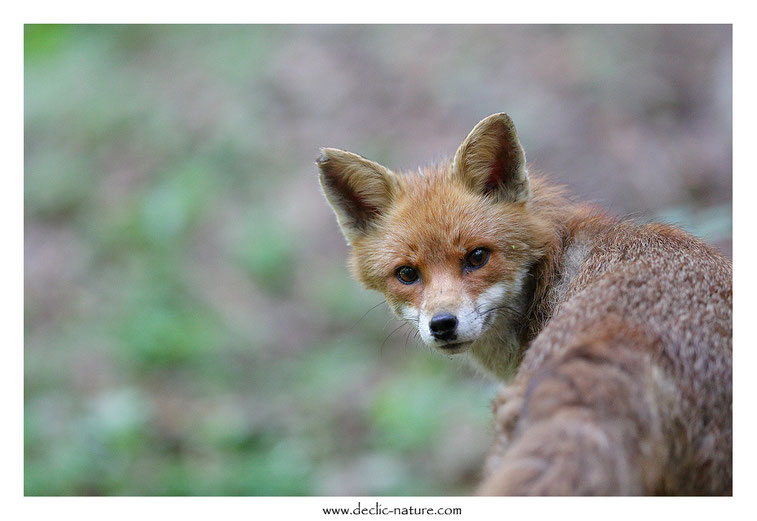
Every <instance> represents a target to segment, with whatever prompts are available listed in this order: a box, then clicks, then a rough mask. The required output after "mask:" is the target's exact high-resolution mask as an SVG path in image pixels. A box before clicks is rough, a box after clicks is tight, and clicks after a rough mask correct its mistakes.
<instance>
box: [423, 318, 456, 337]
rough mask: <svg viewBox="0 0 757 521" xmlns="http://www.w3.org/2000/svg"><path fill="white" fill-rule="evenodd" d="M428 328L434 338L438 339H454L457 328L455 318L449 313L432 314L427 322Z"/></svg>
mask: <svg viewBox="0 0 757 521" xmlns="http://www.w3.org/2000/svg"><path fill="white" fill-rule="evenodd" d="M428 328H429V329H430V330H431V334H432V335H433V336H434V338H438V339H439V340H454V339H455V336H456V335H455V329H457V318H456V317H455V315H452V314H451V313H439V314H438V315H434V316H433V317H432V318H431V320H430V321H429V323H428Z"/></svg>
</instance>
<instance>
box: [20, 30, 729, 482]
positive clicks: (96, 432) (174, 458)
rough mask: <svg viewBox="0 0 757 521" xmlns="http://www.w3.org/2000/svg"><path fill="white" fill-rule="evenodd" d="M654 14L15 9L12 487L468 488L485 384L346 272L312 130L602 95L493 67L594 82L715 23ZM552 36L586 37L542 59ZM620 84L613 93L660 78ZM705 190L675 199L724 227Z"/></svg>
mask: <svg viewBox="0 0 757 521" xmlns="http://www.w3.org/2000/svg"><path fill="white" fill-rule="evenodd" d="M523 31H538V36H539V37H538V38H532V37H529V38H526V37H524V36H526V35H525V34H521V33H522V32H523ZM666 31H667V32H666ZM670 31H672V29H671V30H662V29H660V30H659V31H658V32H655V31H652V30H651V29H639V32H638V34H637V33H635V32H634V31H633V30H631V29H623V30H616V29H613V28H608V29H596V28H594V29H580V28H549V27H544V28H533V29H529V28H506V29H500V28H498V27H480V28H479V27H436V28H434V27H424V28H417V27H393V28H392V27H374V26H362V27H351V26H347V27H327V26H291V27H287V26H119V25H108V26H60V25H29V26H26V28H25V38H24V53H25V71H24V76H25V86H24V89H25V100H24V103H25V151H24V152H25V181H24V203H25V204H24V211H25V302H24V309H25V367H24V372H25V424H24V433H25V448H24V450H25V473H24V479H25V493H26V494H27V495H78V494H87V495H100V494H105V495H187V494H190V495H301V494H323V495H329V494H340V495H351V494H361V495H372V494H376V495H380V494H398V495H406V494H465V493H469V492H470V491H471V490H472V489H473V486H474V484H475V483H476V481H477V479H478V476H479V471H480V468H481V464H482V460H483V455H484V453H485V451H486V449H487V446H488V444H489V441H490V438H491V425H490V421H491V420H490V414H489V408H488V402H489V398H490V397H491V395H492V394H493V388H492V386H491V384H488V383H486V382H484V381H483V380H482V379H480V378H477V377H474V376H473V375H472V374H471V373H470V372H469V371H468V370H466V369H463V368H462V366H461V365H458V364H456V363H454V362H450V361H449V360H447V359H445V358H443V357H441V356H440V355H438V354H435V353H430V352H429V351H428V350H426V349H425V348H422V347H419V346H418V343H417V341H416V340H415V338H414V337H413V335H412V334H411V332H410V331H409V330H408V329H407V328H400V329H398V330H396V331H395V328H397V327H398V326H399V323H397V322H396V321H394V320H393V319H391V318H390V316H389V312H388V310H387V306H386V305H383V304H382V303H381V297H380V296H379V295H377V294H371V293H368V292H366V291H363V290H361V289H360V288H359V285H358V283H357V282H355V281H354V280H353V279H352V278H351V276H350V275H349V271H348V269H347V262H346V260H347V259H346V247H345V244H344V241H343V239H342V237H340V236H339V235H338V232H337V227H336V223H335V222H334V219H333V215H332V214H331V212H330V211H329V209H328V207H327V206H326V204H325V202H324V201H323V199H322V197H321V195H320V193H319V188H318V184H317V181H316V176H315V167H314V165H313V161H314V159H315V157H317V153H318V147H320V146H344V147H345V148H353V147H354V148H353V149H354V150H356V151H359V152H362V153H364V154H366V155H368V156H370V157H372V158H373V159H376V160H380V161H383V162H386V163H387V164H390V165H393V164H397V163H400V164H401V162H402V161H407V160H408V158H412V159H413V161H414V160H415V158H414V156H412V155H409V153H408V150H410V149H412V148H413V147H416V148H418V150H419V152H418V154H419V155H422V156H423V157H424V158H426V159H428V158H429V157H430V156H431V155H433V153H434V152H435V150H436V149H433V148H430V147H429V142H428V141H424V138H423V136H424V134H425V135H427V136H436V135H437V134H438V135H441V136H442V137H441V138H444V139H447V138H446V137H445V136H446V135H445V134H444V132H445V131H449V134H448V136H451V137H449V140H448V141H449V142H445V144H444V147H443V149H447V148H449V146H454V145H456V144H457V143H459V140H461V139H462V138H463V137H464V132H466V131H467V130H468V129H469V128H470V125H472V124H474V123H475V122H476V121H477V120H478V119H480V117H481V116H484V115H486V114H488V113H491V112H495V111H499V110H503V109H508V107H518V108H519V110H521V111H522V112H523V113H525V114H529V115H532V114H533V115H535V114H538V111H539V110H542V108H543V110H546V111H548V112H549V117H550V119H549V121H551V122H554V124H555V125H557V124H558V123H560V120H559V119H558V118H560V117H564V118H565V119H566V121H568V122H569V123H570V124H571V125H573V122H574V121H578V120H579V118H577V117H574V116H575V114H571V113H570V112H569V108H570V110H573V109H575V110H577V111H580V112H581V113H582V114H583V113H592V114H594V113H596V114H599V115H600V120H601V118H602V117H603V116H602V114H606V112H603V110H607V107H606V106H593V105H587V102H586V100H583V99H579V100H578V101H577V102H569V103H568V102H566V103H564V105H565V107H566V109H565V114H563V112H562V111H559V110H554V106H555V103H556V101H555V99H556V98H549V96H548V95H549V94H550V93H553V92H555V91H554V90H553V91H546V90H544V89H543V88H542V89H541V90H538V89H537V91H534V90H533V89H530V88H524V86H523V85H519V84H517V83H514V84H506V83H505V81H512V82H518V81H525V80H528V81H531V82H532V83H531V85H532V86H544V85H547V86H549V87H550V88H553V89H563V90H562V91H561V92H560V95H561V96H568V95H574V94H575V93H582V92H588V93H590V96H591V93H592V92H597V91H599V92H603V93H605V95H607V96H610V94H608V93H613V92H615V90H617V89H615V87H618V85H616V84H612V83H610V84H609V87H608V88H607V90H602V89H604V88H605V85H604V83H603V82H605V83H606V82H612V81H615V80H613V78H616V79H617V81H618V82H622V86H625V85H626V84H627V83H628V82H627V78H629V77H633V78H641V79H643V78H644V75H643V74H641V73H640V71H641V72H643V71H649V70H651V71H668V70H669V69H668V68H667V67H659V66H657V67H653V66H652V65H649V64H648V63H647V62H648V61H649V60H648V59H647V61H644V60H636V61H634V60H629V59H627V57H626V54H624V53H630V52H631V51H629V50H628V49H632V50H633V49H635V48H639V49H642V50H644V49H649V48H650V46H649V45H648V42H650V41H652V40H654V41H658V42H660V43H659V45H660V46H661V48H667V47H665V45H673V46H675V45H678V43H677V42H679V41H680V42H683V44H686V45H683V44H681V48H682V49H688V48H689V45H688V42H690V41H694V40H696V41H697V42H701V41H705V42H713V41H714V42H725V41H727V36H728V35H726V34H725V33H723V34H722V35H721V33H719V32H718V30H717V29H712V30H709V31H710V32H711V33H712V34H711V35H710V37H709V39H707V38H703V37H702V31H705V30H703V29H697V30H696V31H695V32H691V31H690V30H687V29H685V28H684V29H681V30H680V31H681V34H680V35H679V36H675V37H669V36H668V35H669V34H671V33H670ZM686 31H689V32H686ZM705 32H706V31H705ZM529 34H530V33H529ZM534 34H536V33H534ZM676 34H678V33H676ZM705 36H707V35H705ZM694 37H695V38H694ZM655 38H656V40H655ZM666 38H668V39H667V40H666ZM692 38H694V40H692ZM607 41H613V42H618V43H617V44H616V45H614V46H604V43H606V42H607ZM502 42H504V43H502ZM519 42H523V43H520V45H522V47H519V48H515V45H516V44H518V43H519ZM665 42H669V43H667V44H666V43H665ZM670 42H672V43H670ZM634 45H636V46H637V47H633V46H634ZM723 45H725V44H723ZM560 49H568V50H569V51H570V50H571V49H572V51H571V52H580V53H586V56H588V58H587V57H586V56H584V55H581V56H580V57H582V59H578V57H576V58H575V59H574V58H572V57H571V55H570V54H569V53H568V55H567V57H566V58H565V59H564V60H565V62H564V63H567V64H568V65H564V68H562V69H561V68H559V67H557V68H555V67H552V65H553V63H554V61H555V60H557V61H560V59H562V58H560V56H559V55H558V57H557V58H556V57H555V53H556V50H560ZM597 49H603V54H602V56H603V60H602V62H601V63H599V62H595V61H592V60H591V59H590V58H591V56H593V55H594V54H596V50H597ZM697 49H699V48H693V51H692V52H695V54H696V56H697V57H702V58H701V59H703V60H704V59H711V58H707V56H709V55H707V53H703V52H701V49H700V50H697ZM509 50H512V52H504V51H509ZM645 52H646V51H645ZM528 53H533V54H528ZM495 56H496V57H497V59H498V60H499V59H501V60H502V61H501V62H496V60H495V62H496V63H494V62H492V60H493V59H494V57H495ZM644 56H647V55H644ZM621 58H622V59H621ZM645 59H646V58H645ZM550 60H551V61H550ZM561 63H562V62H561ZM587 63H589V64H594V65H593V66H594V67H595V68H597V67H599V68H598V69H596V70H594V69H592V70H594V73H593V75H592V74H584V73H576V74H569V73H568V72H572V71H573V69H571V68H570V67H575V68H577V70H579V71H580V70H582V69H581V67H584V68H585V67H587V65H586V64H587ZM707 63H709V62H707ZM627 64H628V65H627ZM495 65H496V66H495ZM626 66H627V67H628V70H626V69H623V68H622V67H626ZM529 67H531V68H530V69H529ZM613 67H615V69H613V70H611V71H608V70H606V69H612V68H613ZM634 67H636V68H635V69H634ZM695 70H699V69H695ZM552 71H554V74H558V75H559V78H552V77H550V76H549V74H552ZM566 71H568V72H566ZM629 71H631V72H633V74H630V73H628V72H629ZM584 72H585V71H584ZM582 74H583V75H582ZM490 75H491V76H490ZM545 75H546V76H545ZM585 78H588V79H585ZM608 78H609V79H608ZM570 81H574V82H576V83H570ZM580 81H586V82H595V83H590V84H580V83H578V82H580ZM661 82H662V84H664V81H663V80H659V81H657V83H655V82H648V85H651V87H648V88H649V89H652V88H654V87H655V86H656V85H659V84H661ZM665 85H667V84H665ZM493 86H496V88H493ZM642 87H643V85H642ZM645 88H647V87H645ZM666 89H667V90H665V89H663V91H664V93H669V92H670V91H671V90H670V88H667V87H666ZM618 92H619V94H618V96H619V98H612V97H608V100H609V101H608V102H607V103H608V105H607V106H610V105H612V106H613V107H616V106H617V107H620V109H619V110H621V109H622V110H626V109H628V108H627V107H624V106H623V104H622V103H623V102H628V103H636V101H635V100H646V99H647V98H648V99H649V100H650V101H649V103H655V102H656V101H655V100H656V98H655V97H654V95H652V94H649V93H648V92H647V91H644V90H643V89H642V90H641V91H640V92H642V93H643V95H639V96H636V97H631V96H627V95H624V92H625V91H623V90H622V89H620V90H618ZM693 92H694V94H696V93H697V92H698V91H693ZM516 93H517V96H516ZM566 93H567V94H566ZM571 93H572V94H571ZM666 95H667V94H666ZM692 95H693V94H692ZM560 99H561V98H560ZM566 99H567V98H566ZM618 100H620V101H618ZM629 100H630V101H629ZM602 103H604V101H603V102H602ZM639 103H641V102H639ZM694 105H695V104H692V106H694ZM681 106H683V105H681ZM587 107H588V108H587ZM590 109H591V110H590ZM631 109H633V110H637V109H638V110H643V109H644V106H641V108H639V107H636V106H632V107H631V108H630V109H628V110H631ZM442 115H449V118H448V119H444V118H443V117H442ZM705 116H707V114H705ZM680 117H681V119H682V120H686V121H696V118H691V117H688V116H687V114H685V113H682V114H681V116H680ZM687 117H688V119H687ZM703 117H704V116H703ZM434 118H436V119H434ZM523 119H524V120H525V119H526V118H523ZM607 119H608V121H609V118H607ZM419 121H429V122H431V123H430V124H429V126H428V127H426V128H424V127H413V126H412V125H413V122H419ZM533 121H538V118H533ZM542 121H547V119H546V118H545V119H542ZM708 121H709V120H708ZM401 124H404V125H407V126H408V128H406V129H404V130H402V131H399V130H398V128H397V127H399V126H400V125H401ZM529 124H530V123H528V122H524V124H523V126H522V127H520V126H519V128H524V129H525V132H524V135H526V136H528V135H529V126H528V125H529ZM661 124H663V125H666V127H665V128H666V129H668V128H670V125H671V123H670V121H669V120H665V121H663V122H662V123H661ZM531 125H532V127H533V126H538V125H537V124H536V123H533V124H531ZM555 128H557V127H555ZM571 128H572V127H571ZM597 128H600V129H601V127H597ZM594 130H596V129H594ZM682 131H683V130H682ZM597 133H598V135H600V136H602V135H603V134H606V132H604V131H601V130H600V131H598V132H597ZM545 134H547V135H548V134H549V133H548V132H545ZM571 134H572V135H575V134H576V132H574V131H573V130H571ZM652 134H654V132H652V133H650V135H652ZM533 135H534V133H531V136H533ZM563 135H566V133H564V134H563ZM402 136H411V137H412V138H413V139H412V140H408V141H407V142H406V141H404V140H403V138H402ZM441 138H440V139H441ZM532 141H534V140H533V138H532ZM558 142H561V140H558ZM629 142H633V140H630V141H629ZM537 145H538V143H537ZM663 145H665V143H663ZM424 147H425V148H424ZM533 148H534V149H536V150H539V149H538V146H535V147H533ZM606 148H607V147H605V146H604V144H602V146H598V147H597V149H598V150H605V149H606ZM440 149H442V148H440ZM530 150H532V148H529V151H530ZM686 150H687V153H689V152H690V151H691V149H686ZM403 151H404V152H403ZM718 151H719V149H718V150H716V152H718ZM450 152H451V150H450ZM622 152H623V151H621V152H619V154H621V155H622ZM646 152H648V150H645V154H644V157H653V158H655V157H659V154H658V155H657V156H655V154H646ZM402 153H404V154H405V155H404V156H403V155H402ZM393 154H394V155H393ZM396 154H399V155H396ZM544 155H546V154H544ZM565 156H571V157H576V156H580V155H579V154H574V153H572V151H571V153H570V154H565V155H563V156H562V157H565ZM624 157H625V156H624ZM687 157H688V156H687ZM713 157H715V158H716V159H717V161H720V156H717V154H715V155H714V156H713ZM713 161H714V160H713ZM721 162H722V161H721ZM700 163H701V161H700ZM586 164H587V165H589V166H591V165H595V164H597V165H600V166H602V165H603V162H602V161H595V160H594V159H591V161H588V160H587V163H586ZM583 166H585V165H579V167H578V168H575V171H577V172H582V171H583ZM640 171H642V172H644V171H645V169H644V168H641V167H640ZM587 175H588V177H589V178H590V179H591V180H592V183H594V182H595V181H594V179H596V178H597V177H596V175H594V173H592V172H589V173H588V174H587ZM660 177H664V176H660ZM608 183H610V181H608ZM700 185H701V183H700ZM700 185H698V186H699V188H698V189H699V192H698V193H706V190H705V191H702V190H701V188H702V186H704V187H705V188H706V187H707V186H706V185H701V186H700ZM608 186H610V185H609V184H608ZM621 188H622V185H621ZM621 188H613V189H611V190H616V191H617V192H618V193H621V192H623V193H625V192H627V190H626V191H625V192H624V190H622V189H621ZM650 192H652V193H654V190H651V191H650ZM673 199H674V200H675V198H673ZM716 202H719V203H722V202H723V201H719V200H717V201H716ZM716 208H720V210H716V211H715V214H713V215H711V216H709V217H708V216H705V217H704V218H703V219H702V220H701V222H700V221H699V220H697V219H698V218H697V219H693V218H692V219H689V217H691V216H690V215H689V214H687V215H684V216H683V217H681V215H682V214H680V212H679V213H677V214H675V215H671V216H670V218H671V219H688V220H694V221H697V222H695V223H694V225H701V229H703V230H705V232H703V233H710V234H711V235H710V238H712V239H713V240H717V239H722V238H723V237H724V236H729V234H730V227H729V223H730V221H729V212H728V210H727V208H728V207H727V205H726V206H719V207H716ZM697 215H700V214H697ZM708 215H709V214H708ZM716 221H717V222H716ZM713 223H715V224H713Z"/></svg>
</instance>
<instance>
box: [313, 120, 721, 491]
mask: <svg viewBox="0 0 757 521" xmlns="http://www.w3.org/2000/svg"><path fill="white" fill-rule="evenodd" d="M321 152H322V154H321V157H320V158H319V159H318V161H317V164H318V167H319V169H320V181H321V185H322V187H323V192H324V194H325V196H326V198H327V200H328V201H329V203H330V204H331V206H332V208H333V209H334V211H335V213H336V217H337V221H338V223H339V225H340V227H341V230H342V232H343V234H344V236H345V238H346V239H347V241H348V243H349V244H350V246H351V258H350V265H351V268H352V271H353V273H354V274H355V276H356V277H357V279H358V280H360V281H361V282H362V283H363V284H364V285H365V286H366V287H367V288H370V289H373V290H377V291H379V292H381V293H383V294H384V296H385V298H386V301H387V303H388V304H389V305H390V307H391V309H392V310H393V311H394V313H395V314H396V315H397V316H398V317H399V318H401V319H403V320H405V321H407V322H408V323H410V324H411V325H412V326H413V327H415V328H416V329H417V330H418V333H419V336H420V337H421V339H422V340H423V341H424V342H425V343H426V344H428V345H429V346H431V347H433V348H435V349H438V350H439V351H440V352H442V353H445V354H463V353H466V354H467V355H468V356H469V357H470V358H471V360H472V361H473V362H474V363H475V364H476V365H477V366H478V367H480V368H482V369H483V370H484V371H486V372H488V373H489V374H491V375H492V376H493V377H495V378H496V379H498V380H499V381H501V382H502V383H503V386H502V387H501V388H500V391H499V392H498V395H497V397H496V398H495V400H494V406H493V409H494V417H495V428H496V433H497V434H496V439H495V443H494V446H493V448H492V450H491V454H490V456H489V458H488V460H487V464H486V470H485V474H486V477H485V479H484V481H483V483H482V485H481V486H480V489H479V493H481V494H485V495H646V494H665V495H668V494H687V495H691V494H697V495H724V494H725V495H727V494H730V493H731V490H732V487H731V476H732V474H731V467H732V455H731V439H732V427H731V414H732V413H731V411H732V408H731V407H732V406H731V404H732V397H731V396H732V390H731V387H732V386H731V377H732V371H731V367H732V366H731V363H732V362H731V359H732V333H731V311H732V266H731V262H730V261H729V260H728V259H726V258H725V257H723V256H722V255H720V254H719V253H718V252H717V251H715V250H714V249H713V248H711V247H710V246H708V245H706V244H705V243H703V242H702V241H700V240H699V239H697V238H695V237H693V236H691V235H689V234H688V233H686V232H684V231H682V230H680V229H678V228H675V227H673V226H668V225H664V224H658V223H646V224H642V223H636V222H633V221H630V220H622V219H618V218H615V217H612V216H610V215H608V214H606V213H604V212H603V211H601V210H600V209H598V208H595V207H592V206H589V205H585V204H578V203H574V202H572V201H571V200H569V199H568V198H566V197H565V195H564V194H563V192H562V190H561V189H559V188H557V187H554V186H551V185H550V184H549V183H548V182H547V181H546V180H545V179H544V178H542V177H541V176H539V175H537V174H533V173H530V172H529V171H528V169H527V166H526V161H525V153H524V151H523V148H522V146H521V144H520V141H519V140H518V137H517V133H516V130H515V127H514V125H513V122H512V120H511V119H510V117H509V116H507V115H506V114H504V113H500V114H493V115H491V116H489V117H487V118H485V119H484V120H482V121H481V122H480V123H479V124H478V125H476V127H475V128H474V129H473V130H472V131H471V133H470V134H469V135H468V137H467V138H466V139H465V140H464V141H463V143H462V144H461V145H460V147H459V148H458V150H457V152H456V154H455V155H454V158H453V159H452V160H450V161H449V162H445V163H443V164H440V165H437V166H434V167H431V168H426V169H422V170H419V171H418V172H407V173H395V172H392V171H391V170H389V169H387V168H385V167H383V166H381V165H379V164H378V163H375V162H373V161H369V160H367V159H365V158H362V157H361V156H358V155H356V154H352V153H350V152H345V151H342V150H337V149H333V148H325V149H322V151H321Z"/></svg>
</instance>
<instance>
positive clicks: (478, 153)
mask: <svg viewBox="0 0 757 521" xmlns="http://www.w3.org/2000/svg"><path fill="white" fill-rule="evenodd" d="M453 170H454V175H456V176H457V177H458V178H459V179H460V180H461V181H463V182H464V183H465V184H466V185H468V187H470V188H471V189H472V190H473V191H475V192H476V193H484V194H491V195H493V196H495V197H496V198H497V200H501V201H508V202H513V203H515V202H522V201H526V200H527V199H528V198H529V196H530V191H529V184H528V172H527V171H526V154H525V152H524V151H523V147H521V145H520V141H518V135H517V134H516V132H515V125H513V121H512V120H511V119H510V116H508V115H507V114H505V113H504V112H501V113H499V114H492V115H491V116H489V117H487V118H484V119H483V120H481V121H480V122H479V124H478V125H476V126H475V128H474V129H473V130H471V132H470V134H468V137H467V138H465V141H463V144H462V145H460V148H458V149H457V153H456V154H455V160H454V168H453Z"/></svg>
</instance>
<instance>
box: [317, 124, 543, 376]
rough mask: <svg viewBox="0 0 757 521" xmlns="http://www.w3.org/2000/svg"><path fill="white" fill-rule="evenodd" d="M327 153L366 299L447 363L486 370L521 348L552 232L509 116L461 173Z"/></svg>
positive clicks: (326, 170)
mask: <svg viewBox="0 0 757 521" xmlns="http://www.w3.org/2000/svg"><path fill="white" fill-rule="evenodd" d="M321 152H322V154H321V156H320V157H319V158H318V160H317V164H318V167H319V169H320V182H321V186H322V187H323V192H324V194H325V196H326V199H327V200H328V202H329V203H330V204H331V206H332V208H333V209H334V212H335V213H336V217H337V221H338V222H339V226H340V227H341V230H342V233H343V234H344V236H345V238H346V239H347V242H348V243H349V244H350V246H351V259H350V265H351V268H352V271H353V273H354V274H355V276H356V277H357V278H358V279H359V280H360V281H361V282H362V283H363V284H364V285H365V286H366V287H368V288H370V289H374V290H378V291H380V292H382V293H383V294H384V296H385V298H386V301H387V303H388V304H389V306H390V307H391V309H392V310H393V311H394V313H395V314H396V315H397V316H398V317H400V318H401V319H403V320H405V321H407V322H409V323H410V324H412V325H413V326H414V327H415V328H417V330H418V332H419V334H420V337H421V339H422V340H423V342H425V343H426V344H427V345H429V346H432V347H433V348H436V349H438V350H439V351H441V352H443V353H445V354H454V353H460V352H463V351H466V350H468V349H471V347H472V348H473V351H474V352H473V354H474V355H478V356H479V358H482V357H486V356H490V355H487V354H485V353H486V349H485V346H488V348H487V349H489V350H490V349H491V345H492V344H493V343H496V344H497V345H499V346H500V348H503V349H506V348H508V345H507V344H512V343H517V341H515V340H513V338H514V336H515V335H514V332H515V331H516V330H517V321H518V319H519V316H520V315H521V314H522V313H523V311H524V308H525V307H526V306H527V300H528V295H527V292H528V287H529V284H528V280H527V278H528V275H529V269H530V267H531V266H532V265H533V264H534V262H535V261H536V260H537V259H538V258H539V257H540V256H541V255H543V252H544V246H545V244H544V242H545V241H544V240H543V237H544V235H545V231H544V230H543V227H544V225H543V223H542V222H541V221H540V220H539V219H538V218H537V217H536V216H535V215H533V212H531V211H530V202H531V187H530V182H529V175H528V172H527V169H526V158H525V153H524V151H523V148H522V147H521V144H520V142H519V140H518V137H517V134H516V131H515V127H514V125H513V122H512V120H511V119H510V117H509V116H508V115H507V114H504V113H500V114H494V115H491V116H489V117H487V118H485V119H484V120H482V121H481V122H480V123H478V125H476V127H475V128H474V129H473V130H472V131H471V132H470V134H469V135H468V137H467V138H466V139H465V140H464V141H463V143H462V144H461V145H460V147H459V148H458V150H457V152H456V153H455V155H454V158H453V159H452V160H451V161H448V162H446V163H444V164H442V165H440V166H436V167H433V168H427V169H421V170H419V171H418V172H410V173H395V172H392V171H391V170H389V169H387V168H386V167H384V166H381V165H379V164H378V163H375V162H373V161H369V160H368V159H365V158H363V157H361V156H359V155H357V154H353V153H350V152H345V151H342V150H338V149H334V148H324V149H322V151H321ZM503 344H505V345H503ZM511 347H512V348H513V349H515V347H514V346H511ZM498 349H499V348H498ZM477 350H478V352H476V351H477ZM483 365H484V366H487V365H491V364H488V363H487V362H486V361H485V360H483Z"/></svg>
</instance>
